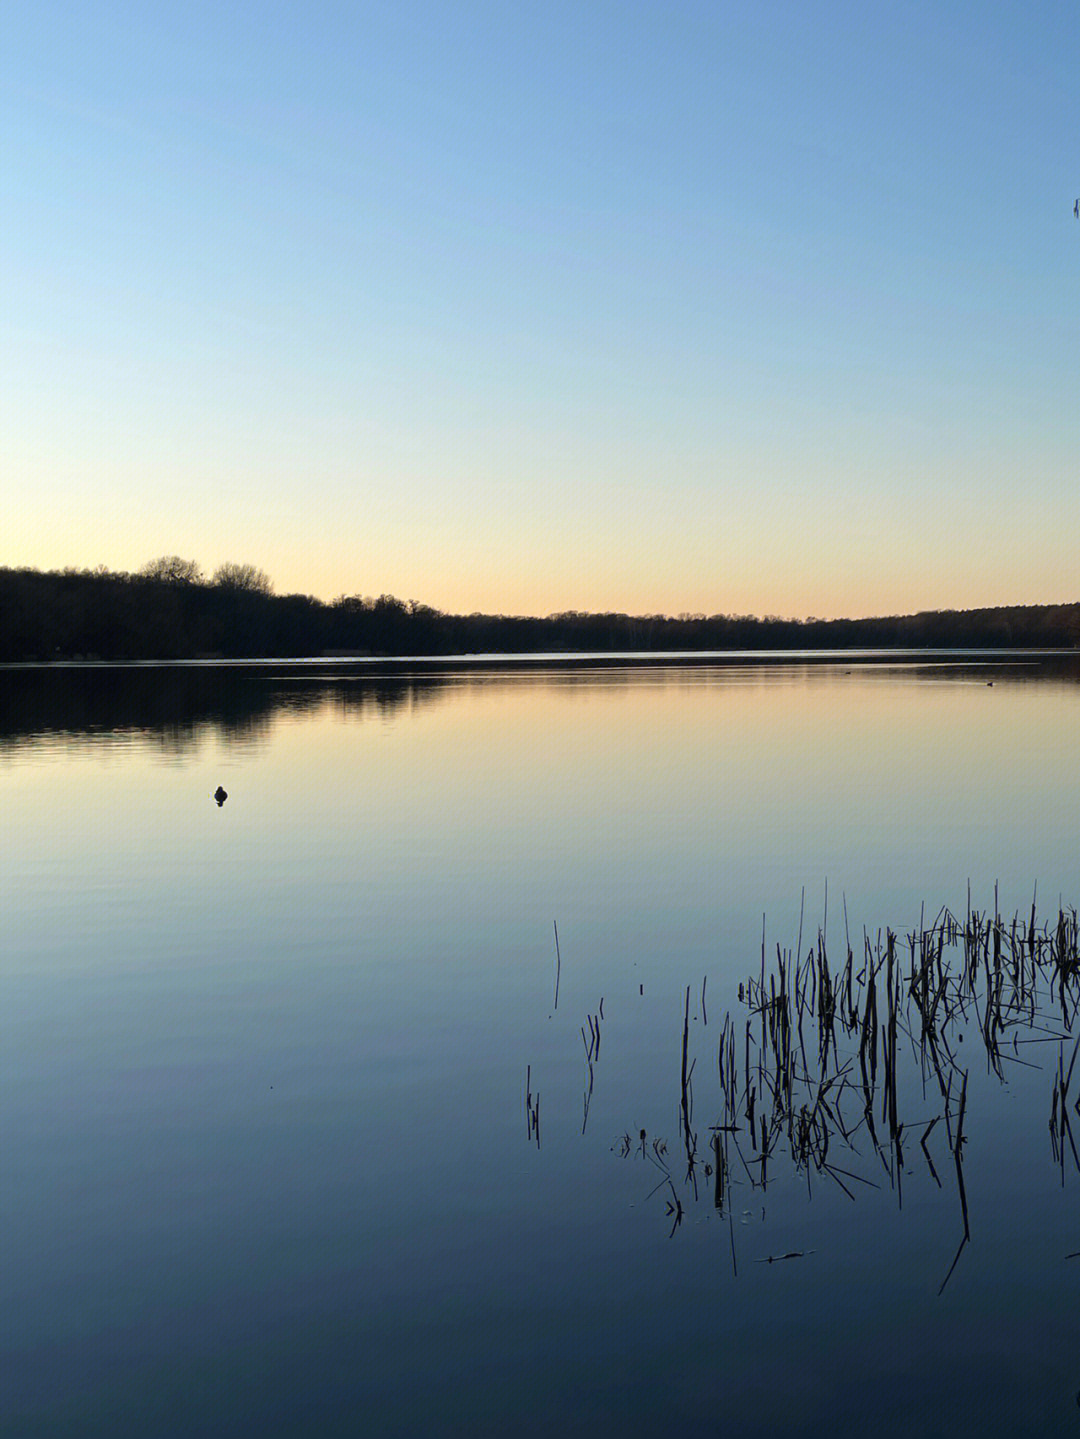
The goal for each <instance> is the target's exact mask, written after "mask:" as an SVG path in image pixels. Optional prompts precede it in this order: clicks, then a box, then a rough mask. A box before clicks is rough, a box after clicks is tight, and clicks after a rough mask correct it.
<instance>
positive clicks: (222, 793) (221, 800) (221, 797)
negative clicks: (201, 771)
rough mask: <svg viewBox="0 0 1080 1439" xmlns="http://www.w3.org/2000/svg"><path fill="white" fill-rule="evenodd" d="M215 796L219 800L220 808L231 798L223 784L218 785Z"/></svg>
mask: <svg viewBox="0 0 1080 1439" xmlns="http://www.w3.org/2000/svg"><path fill="white" fill-rule="evenodd" d="M214 798H215V799H216V800H217V803H218V809H220V808H221V806H222V805H223V804H224V803H225V801H226V800H227V799H228V798H229V796H228V795H227V794H226V793H225V791H224V790H223V789H222V788H221V786H220V785H218V787H217V789H216V790H215V791H214Z"/></svg>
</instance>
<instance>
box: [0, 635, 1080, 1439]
mask: <svg viewBox="0 0 1080 1439" xmlns="http://www.w3.org/2000/svg"><path fill="white" fill-rule="evenodd" d="M1078 735H1080V665H1078V662H1077V660H1076V659H1075V658H1072V659H1063V660H1056V661H1050V660H1042V661H1037V662H1032V661H1027V662H1024V663H1006V662H1004V661H984V662H981V663H978V664H974V663H961V662H959V661H950V660H941V661H935V662H934V663H932V664H920V663H903V664H900V663H895V662H890V661H887V660H879V661H878V662H876V663H867V664H859V663H854V662H852V661H850V660H843V659H842V660H840V661H839V662H836V663H818V664H805V663H784V664H749V663H744V664H739V663H730V662H729V663H724V664H710V663H696V664H692V665H691V664H685V665H675V664H672V665H654V666H628V665H620V664H609V665H588V664H577V665H574V666H559V665H556V664H551V665H547V666H544V665H533V666H531V667H529V668H527V669H521V668H520V667H519V668H516V669H513V670H507V669H505V668H500V667H499V666H497V665H494V664H490V665H489V664H485V665H479V666H478V665H473V666H470V667H468V668H456V669H455V668H454V667H452V666H438V665H432V666H428V667H426V668H424V669H422V670H419V669H418V670H416V671H415V672H411V673H410V672H409V671H408V669H407V668H404V669H399V670H398V671H397V672H395V673H393V674H389V673H387V674H375V673H371V672H360V673H358V672H356V671H354V670H349V669H348V668H346V667H340V666H339V667H337V668H335V667H334V666H332V665H330V664H327V665H325V666H316V667H314V668H313V667H311V666H308V667H306V669H305V670H304V671H303V672H297V671H289V670H287V669H284V668H283V669H281V670H280V671H275V670H274V668H273V667H263V668H261V669H260V670H259V671H258V672H257V673H250V672H234V671H229V670H224V669H221V668H211V669H207V670H199V669H192V668H188V669H183V670H172V669H161V668H155V669H146V670H134V671H131V670H110V669H84V670H77V669H69V670H65V671H41V670H38V671H16V670H9V671H6V672H4V673H3V674H2V675H0V802H2V807H3V808H2V813H3V822H2V844H3V864H2V879H0V885H2V889H0V901H2V921H3V937H4V964H3V970H2V977H0V988H2V994H0V1029H2V1034H0V1076H2V1086H0V1140H2V1146H3V1163H2V1174H0V1248H2V1251H3V1253H2V1272H3V1275H4V1303H3V1305H2V1307H0V1351H2V1367H3V1396H2V1400H0V1404H2V1410H0V1418H2V1421H3V1432H5V1433H10V1434H12V1435H16V1436H22V1435H28V1436H29V1435H35V1436H57V1439H60V1436H63V1439H84V1436H90V1435H94V1436H97V1435H108V1436H111V1437H112V1439H128V1436H131V1439H135V1436H138V1439H145V1436H148V1435H153V1436H160V1439H172V1436H181V1435H183V1436H187V1435H191V1436H196V1435H208V1434H217V1433H221V1434H225V1433H228V1434H230V1435H253V1436H255V1435H257V1436H261V1439H269V1436H279V1435H280V1436H293V1435H297V1436H299V1435H315V1434H317V1435H326V1436H332V1435H339V1434H340V1435H355V1434H361V1433H363V1434H371V1435H379V1436H382V1435H386V1436H397V1435H401V1436H411V1435H418V1436H423V1435H431V1436H442V1435H462V1436H466V1435H468V1436H501V1435H510V1434H529V1435H550V1434H559V1435H567V1434H570V1435H573V1434H589V1435H592V1436H599V1439H602V1436H606V1435H619V1436H620V1439H627V1436H635V1435H643V1436H645V1435H666V1434H671V1433H676V1432H678V1433H682V1434H684V1435H692V1436H696V1435H711V1434H720V1433H725V1434H734V1435H739V1436H742V1435H746V1436H754V1435H769V1434H777V1433H783V1434H793V1435H806V1436H810V1435H825V1434H830V1435H849V1434H850V1435H862V1434H867V1433H873V1434H882V1435H893V1434H896V1435H900V1434H919V1435H938V1434H941V1435H945V1434H948V1435H952V1436H955V1435H966V1434H981V1435H986V1434H998V1433H1001V1434H1018V1433H1024V1434H1033V1435H1042V1434H1047V1435H1050V1434H1053V1435H1056V1434H1075V1433H1077V1432H1080V1408H1078V1404H1077V1395H1078V1391H1080V1260H1077V1259H1075V1258H1074V1259H1071V1260H1069V1259H1066V1256H1067V1255H1069V1254H1073V1253H1075V1252H1076V1251H1080V1202H1078V1201H1080V1173H1077V1166H1076V1165H1074V1164H1073V1162H1072V1159H1071V1157H1070V1159H1069V1164H1068V1166H1067V1167H1064V1168H1062V1167H1060V1166H1059V1165H1058V1163H1057V1162H1056V1161H1055V1158H1054V1155H1053V1153H1052V1147H1051V1142H1050V1136H1049V1133H1048V1125H1047V1121H1048V1118H1049V1115H1050V1105H1051V1089H1052V1084H1053V1075H1054V1073H1056V1066H1057V1062H1058V1053H1059V1048H1060V1046H1059V1045H1058V1043H1057V1042H1053V1043H1050V1044H1034V1045H1031V1047H1030V1048H1029V1049H1027V1050H1019V1049H1017V1050H1016V1051H1015V1053H1016V1054H1017V1055H1018V1056H1020V1055H1024V1056H1025V1057H1026V1061H1027V1062H1025V1063H1024V1064H1020V1063H1019V1062H1017V1063H1015V1064H1013V1065H1012V1066H1010V1067H1009V1068H1007V1070H1006V1076H1005V1080H1004V1081H1002V1080H1001V1079H999V1078H998V1077H997V1076H995V1075H994V1074H993V1073H990V1072H988V1065H987V1062H986V1059H985V1056H983V1057H982V1059H981V1060H980V1058H979V1054H978V1052H977V1046H978V1045H979V1043H980V1040H979V1022H978V1019H977V1017H975V1018H972V1019H971V1021H970V1028H969V1030H968V1032H967V1033H966V1035H965V1038H964V1041H963V1042H964V1043H965V1044H967V1045H968V1057H969V1058H970V1060H971V1061H972V1063H971V1066H970V1070H971V1072H970V1089H969V1094H968V1099H967V1105H968V1114H967V1120H966V1124H965V1135H966V1142H965V1144H964V1167H965V1176H966V1190H967V1193H966V1198H967V1203H968V1206H969V1213H970V1233H971V1240H970V1243H969V1244H968V1245H966V1246H965V1249H964V1251H963V1253H962V1255H961V1258H960V1260H959V1262H958V1264H957V1266H956V1269H955V1271H954V1272H953V1274H952V1276H951V1277H950V1278H949V1280H948V1283H947V1285H946V1287H945V1288H944V1290H943V1292H941V1293H939V1289H940V1287H941V1284H942V1281H943V1280H944V1279H945V1276H946V1273H947V1271H948V1270H949V1266H950V1264H951V1263H952V1260H953V1257H954V1255H955V1254H956V1250H957V1245H958V1242H959V1240H960V1238H961V1235H962V1219H961V1215H960V1212H959V1207H958V1203H957V1192H956V1186H955V1183H954V1182H953V1181H952V1180H951V1179H950V1177H949V1173H948V1166H949V1164H951V1159H950V1156H949V1153H948V1150H947V1149H946V1148H945V1145H944V1141H941V1142H940V1143H939V1145H938V1148H937V1149H936V1150H935V1149H934V1148H933V1146H932V1145H929V1142H928V1146H929V1148H930V1153H931V1154H932V1155H933V1156H934V1162H935V1164H936V1166H937V1171H938V1176H939V1178H940V1181H941V1182H940V1185H939V1183H938V1182H937V1181H936V1180H935V1179H934V1177H933V1175H932V1172H931V1170H930V1168H929V1167H928V1165H927V1163H926V1161H925V1160H924V1159H923V1153H922V1151H921V1149H920V1146H919V1143H918V1138H917V1135H918V1134H919V1133H921V1132H922V1131H923V1129H925V1126H926V1124H927V1123H928V1122H929V1121H930V1120H931V1118H932V1117H933V1115H934V1114H935V1113H936V1112H938V1110H940V1108H941V1103H940V1098H938V1097H936V1096H935V1095H934V1094H930V1093H928V1092H925V1091H924V1090H923V1088H922V1082H921V1078H920V1077H919V1075H918V1073H917V1070H915V1071H913V1075H914V1077H913V1078H911V1079H910V1080H909V1081H905V1083H906V1085H907V1087H906V1089H905V1092H904V1095H903V1099H904V1102H905V1104H906V1105H907V1106H908V1110H909V1112H910V1117H909V1120H908V1123H909V1125H910V1131H909V1132H910V1134H911V1135H912V1136H916V1137H913V1138H911V1139H910V1140H909V1141H908V1142H907V1144H906V1145H905V1150H904V1156H903V1162H902V1165H901V1166H900V1168H899V1173H894V1174H892V1175H891V1176H890V1174H889V1173H887V1172H886V1168H885V1166H884V1165H883V1164H880V1163H879V1164H878V1165H877V1173H876V1175H874V1171H873V1170H872V1169H870V1168H867V1167H866V1165H867V1161H868V1159H869V1160H871V1161H873V1160H874V1155H873V1151H872V1150H871V1149H870V1148H869V1146H868V1145H867V1143H866V1142H865V1135H864V1136H863V1141H862V1143H861V1145H860V1144H857V1145H856V1147H857V1148H859V1150H860V1153H859V1156H858V1157H857V1159H856V1160H852V1159H850V1158H849V1159H847V1160H844V1159H840V1158H837V1159H836V1163H837V1164H840V1165H843V1166H844V1168H845V1169H852V1170H853V1171H854V1170H855V1169H858V1167H859V1164H860V1163H861V1165H862V1169H861V1171H860V1172H861V1173H862V1174H863V1175H864V1176H873V1177H874V1178H875V1182H876V1185H877V1187H874V1188H872V1187H871V1186H870V1184H868V1183H856V1182H855V1181H850V1182H849V1186H848V1187H849V1188H854V1189H855V1191H856V1194H855V1198H854V1200H852V1199H850V1198H849V1197H848V1195H847V1194H846V1193H844V1192H843V1190H842V1189H841V1187H840V1186H839V1185H837V1184H833V1183H829V1182H828V1181H827V1180H824V1179H822V1178H821V1177H820V1176H814V1177H812V1182H808V1177H807V1174H806V1172H802V1171H799V1170H797V1169H796V1167H795V1166H794V1165H793V1164H792V1163H790V1162H788V1163H787V1165H786V1168H785V1166H784V1164H783V1163H781V1162H780V1158H779V1157H778V1159H777V1161H776V1163H775V1166H774V1169H773V1173H772V1175H771V1177H770V1182H769V1184H768V1187H767V1189H762V1188H761V1186H760V1184H755V1183H754V1182H753V1180H754V1177H755V1176H754V1172H753V1171H752V1169H751V1168H745V1166H744V1168H743V1169H739V1167H738V1163H737V1162H736V1164H735V1166H734V1168H733V1170H732V1172H731V1174H730V1185H729V1188H728V1191H727V1193H726V1195H725V1199H724V1203H723V1205H722V1206H721V1207H720V1208H717V1206H716V1205H715V1203H714V1202H713V1196H712V1192H711V1188H710V1181H709V1180H708V1179H707V1178H706V1176H705V1174H704V1171H703V1170H702V1171H701V1173H700V1174H699V1175H696V1176H692V1180H696V1181H698V1187H699V1193H698V1198H697V1200H695V1199H694V1195H693V1189H694V1183H693V1182H688V1179H687V1175H686V1164H685V1156H684V1157H683V1163H682V1165H681V1167H680V1163H679V1160H678V1157H677V1156H678V1155H679V1154H680V1152H681V1150H680V1144H679V1140H680V1124H681V1120H680V1091H681V1079H680V1066H681V1048H682V1034H683V1024H684V1015H685V1014H686V1013H687V1011H686V991H687V988H688V987H689V988H690V990H691V993H692V1000H691V1004H690V1007H689V1028H690V1034H689V1046H690V1054H691V1058H692V1059H693V1060H694V1061H695V1063H696V1066H697V1067H696V1069H695V1071H694V1078H693V1085H694V1090H693V1094H694V1104H695V1114H696V1120H697V1123H698V1124H699V1125H700V1127H701V1129H702V1132H703V1133H704V1132H707V1127H708V1124H709V1123H710V1122H712V1119H711V1112H712V1111H713V1110H715V1109H716V1100H715V1094H714V1091H715V1076H716V1054H717V1043H718V1041H719V1036H720V1028H721V1024H722V1022H723V1017H724V1014H725V1012H726V1011H728V1010H730V1011H731V1012H732V1015H733V1016H737V1017H738V1023H739V1025H740V1026H741V1024H742V1022H743V1020H742V1017H741V1016H742V1015H743V1014H744V1013H745V1007H744V1008H743V1009H742V1010H740V1007H739V1002H738V986H739V983H740V981H741V980H745V979H746V977H747V976H748V975H750V974H751V973H753V974H759V973H760V966H761V948H762V927H763V917H764V927H765V932H766V949H767V953H768V956H769V962H770V965H771V964H772V961H773V957H774V956H775V953H776V947H777V946H778V945H779V946H780V947H781V949H783V950H788V949H791V948H793V947H794V946H795V945H796V942H797V937H798V934H799V925H800V913H801V914H802V925H803V938H804V941H805V943H804V944H803V945H802V946H801V949H805V947H806V943H809V942H810V941H812V940H813V939H814V937H815V936H816V935H817V933H818V931H819V930H821V929H822V928H824V929H825V931H826V937H827V940H828V942H829V943H830V945H831V946H832V950H831V952H834V953H840V952H842V951H843V950H844V949H845V947H846V936H847V935H850V937H851V942H852V947H853V949H855V950H856V951H859V952H860V953H861V952H862V947H863V942H864V941H863V932H864V930H865V931H866V932H867V934H868V935H869V937H870V938H871V941H872V942H876V936H877V934H878V931H879V930H880V931H882V932H884V931H885V929H886V927H891V928H892V929H893V930H895V931H897V932H898V933H900V934H901V935H902V934H903V933H904V932H906V931H907V930H909V929H913V928H915V927H917V926H918V925H919V922H920V916H921V915H922V916H923V917H924V919H925V922H926V924H930V923H931V921H932V920H933V918H934V916H935V915H936V914H937V913H938V911H939V910H940V909H941V908H942V906H947V907H948V908H949V909H951V910H952V911H953V912H954V913H955V914H958V915H961V916H962V915H964V913H965V912H966V908H967V905H968V903H969V899H968V896H969V887H970V896H971V899H970V903H971V904H972V905H973V906H975V907H976V908H979V909H986V908H989V909H991V910H992V909H993V907H994V903H995V886H996V887H997V903H998V905H999V908H1000V910H1001V911H1002V912H1003V913H1005V914H1007V915H1008V916H1010V917H1011V915H1012V914H1013V912H1014V911H1016V910H1019V911H1020V913H1021V914H1022V915H1025V914H1026V913H1027V912H1028V911H1029V910H1030V907H1031V903H1032V895H1033V891H1034V890H1035V888H1036V886H1037V902H1038V907H1039V911H1040V915H1041V916H1043V917H1051V916H1056V913H1057V908H1058V904H1059V900H1060V902H1062V903H1064V905H1066V906H1070V905H1076V904H1077V902H1078V901H1080V846H1078V830H1080V818H1078V816H1080V804H1078V800H1080V746H1078V743H1077V739H1078ZM219 784H221V785H223V786H224V788H225V789H226V790H227V791H228V794H229V798H228V800H227V802H226V803H225V804H224V806H223V807H221V808H219V807H218V806H217V805H216V804H215V803H214V801H213V799H212V798H211V796H212V794H213V791H214V790H215V788H216V787H217V786H218V785H219ZM826 894H827V898H826ZM845 907H846V925H845V913H844V911H845ZM553 921H557V923H558V934H559V954H560V961H561V963H560V969H559V990H558V1006H557V1008H556V1006H555V979H556V955H555V945H554V934H553ZM703 985H704V986H705V995H704V1003H703V995H702V990H703ZM601 1000H602V1001H603V1017H602V1020H601V1019H600V1003H601ZM589 1017H593V1022H594V1023H598V1024H600V1026H601V1032H602V1043H601V1049H600V1053H599V1054H598V1055H596V1054H594V1056H593V1057H594V1061H595V1062H594V1064H593V1087H592V1092H591V1095H589V1094H588V1068H587V1065H586V1062H585V1056H586V1046H587V1045H588V1044H589V1042H590V1040H591V1030H590V1018H589ZM583 1028H584V1030H585V1036H584V1039H583V1034H582V1029H583ZM740 1033H741V1030H740ZM1070 1053H1071V1046H1068V1045H1066V1046H1065V1047H1064V1060H1065V1065H1066V1067H1067V1065H1068V1061H1069V1056H1070ZM1029 1064H1031V1065H1038V1066H1040V1067H1037V1068H1029V1067H1028V1065H1029ZM1078 1069H1080V1065H1078ZM527 1072H528V1075H529V1093H530V1095H531V1096H535V1094H536V1093H539V1095H540V1134H539V1144H538V1143H537V1137H536V1135H535V1133H532V1132H530V1125H529V1122H528V1117H527V1108H526V1074H527ZM1076 1083H1077V1081H1075V1080H1074V1084H1076ZM1078 1089H1080V1084H1078ZM1071 1097H1075V1095H1073V1096H1071ZM586 1098H587V1099H588V1112H587V1122H586V1123H585V1125H584V1133H583V1132H582V1131H583V1120H584V1119H585V1103H586ZM935 1106H936V1107H935ZM1077 1128H1078V1129H1080V1124H1078V1125H1077ZM642 1130H644V1131H645V1133H646V1136H647V1144H646V1146H645V1147H644V1148H645V1152H644V1153H643V1152H642V1146H641V1145H640V1142H638V1137H639V1135H640V1132H641V1131H642ZM942 1132H943V1127H942ZM624 1136H630V1137H632V1138H633V1139H634V1141H635V1143H634V1144H633V1145H631V1147H630V1149H629V1152H626V1144H625V1141H624ZM654 1146H660V1147H659V1148H658V1147H654ZM665 1164H666V1165H667V1172H668V1173H670V1176H671V1180H672V1182H671V1184H670V1185H669V1184H667V1181H666V1179H665V1169H664V1165H665ZM898 1180H900V1181H901V1182H900V1183H899V1184H898V1183H897V1181H898ZM658 1186H659V1188H658ZM675 1197H677V1198H678V1203H679V1205H680V1206H681V1208H682V1217H681V1222H679V1223H678V1224H677V1225H675V1226H674V1227H673V1214H672V1212H671V1210H672V1209H673V1207H674V1205H673V1199H674V1198H675ZM796 1252H797V1253H799V1254H801V1255H802V1257H801V1258H799V1259H797V1260H790V1261H785V1262H782V1263H773V1264H768V1263H764V1262H761V1261H763V1260H765V1259H767V1258H769V1257H770V1256H772V1257H774V1258H775V1257H777V1256H779V1255H782V1254H787V1253H796Z"/></svg>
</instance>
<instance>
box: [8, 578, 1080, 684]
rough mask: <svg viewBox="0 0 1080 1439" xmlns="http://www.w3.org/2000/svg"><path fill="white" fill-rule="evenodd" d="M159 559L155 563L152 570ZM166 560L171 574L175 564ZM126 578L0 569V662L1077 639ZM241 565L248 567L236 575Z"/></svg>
mask: <svg viewBox="0 0 1080 1439" xmlns="http://www.w3.org/2000/svg"><path fill="white" fill-rule="evenodd" d="M163 566H164V568H163ZM178 567H179V568H178ZM150 568H151V571H152V572H149V573H147V572H144V573H140V574H136V575H128V574H114V573H112V572H110V571H92V570H80V571H55V570H54V571H47V572H46V571H41V570H30V569H25V570H13V569H3V568H0V662H12V661H39V662H53V661H76V660H82V661H114V662H115V661H120V662H125V663H138V662H150V661H155V662H160V661H174V662H178V661H187V662H195V663H200V662H201V663H207V664H210V663H214V662H226V661H228V662H232V663H238V662H240V663H256V662H260V661H269V662H273V663H281V662H282V661H283V659H284V660H288V661H291V662H297V663H299V662H304V663H308V662H315V663H323V662H325V661H327V660H333V661H334V662H336V663H345V662H346V661H349V662H353V663H355V664H357V665H360V666H363V665H368V664H371V663H372V662H375V661H387V660H394V661H399V660H401V661H409V662H420V661H425V662H426V661H428V660H432V659H439V660H441V661H442V662H444V663H445V662H447V661H448V660H450V659H456V660H459V661H461V662H464V663H475V662H476V660H477V659H480V660H484V659H488V661H489V662H490V657H492V656H500V657H504V658H506V659H509V658H510V657H521V659H520V660H519V662H524V661H525V660H526V659H527V658H528V657H530V656H539V657H542V658H543V660H544V661H545V662H550V660H551V659H552V658H553V657H556V656H564V657H566V658H567V660H569V658H571V657H573V656H585V657H590V658H593V659H595V658H598V657H601V656H610V657H612V658H613V659H622V660H624V661H625V659H626V658H627V657H629V656H638V657H641V662H643V663H645V662H648V659H649V657H651V656H654V655H666V656H675V655H679V656H682V657H683V659H684V661H687V662H689V661H691V660H693V658H694V657H695V656H697V657H709V658H715V657H719V656H723V655H734V654H739V655H763V656H764V655H785V654H787V655H790V654H794V655H814V654H820V653H825V652H840V653H847V654H850V655H855V654H857V653H868V652H875V653H880V652H893V653H909V654H925V653H930V652H934V651H947V652H954V653H955V652H958V651H969V652H980V651H997V652H1008V651H1014V650H1015V651H1024V650H1031V651H1055V650H1070V649H1076V648H1078V647H1080V603H1069V604H1059V605H1014V606H1006V607H998V608H994V609H981V610H933V611H926V612H923V613H920V614H912V615H885V616H878V617H876V618H869V619H836V620H827V619H820V618H815V617H810V618H809V619H805V620H800V619H785V618H783V617H781V616H779V615H766V616H764V617H763V618H759V617H757V616H755V615H737V614H720V613H718V614H711V615H705V614H679V615H662V614H646V615H629V614H622V613H610V612H609V613H603V614H593V613H587V612H585V611H578V610H567V611H564V612H562V613H560V614H553V615H546V616H539V615H489V614H468V615H455V614H445V613H443V612H442V611H441V610H436V609H432V608H431V607H430V606H429V605H423V604H420V603H418V602H417V601H415V600H399V599H397V598H396V597H395V596H393V595H379V596H378V597H377V598H371V597H369V596H363V595H341V596H339V597H338V598H337V599H336V600H333V601H332V602H331V603H329V604H325V603H323V602H322V601H321V600H317V599H314V598H312V596H310V595H276V594H274V593H273V586H272V583H271V581H270V580H269V578H268V577H267V576H265V575H263V573H262V571H256V570H253V569H252V567H250V566H232V567H231V568H227V572H225V573H223V574H222V575H219V576H217V577H215V579H214V580H213V581H210V582H206V581H204V580H202V579H201V578H188V577H186V574H187V572H186V571H185V569H184V562H181V561H179V560H175V561H169V562H168V563H166V562H165V561H162V562H159V564H158V565H157V566H156V567H155V566H151V567H150ZM249 570H250V571H251V573H250V574H249V573H248V571H249Z"/></svg>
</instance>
